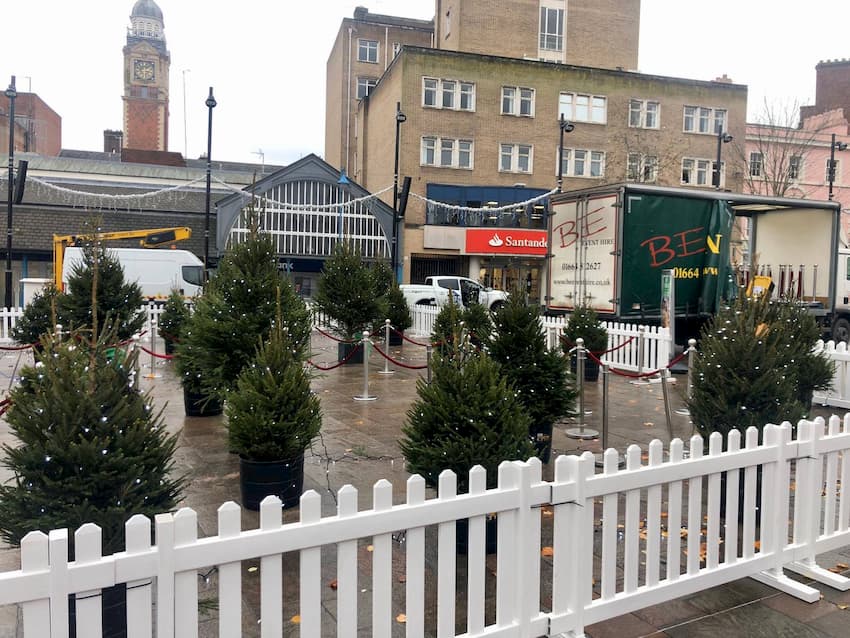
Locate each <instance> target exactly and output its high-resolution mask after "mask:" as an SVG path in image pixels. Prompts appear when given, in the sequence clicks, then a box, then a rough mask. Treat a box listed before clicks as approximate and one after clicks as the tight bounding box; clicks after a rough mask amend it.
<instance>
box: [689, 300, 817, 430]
mask: <svg viewBox="0 0 850 638" xmlns="http://www.w3.org/2000/svg"><path fill="white" fill-rule="evenodd" d="M818 334H819V330H818V327H817V322H816V321H815V319H814V317H812V316H811V315H810V314H809V313H808V312H807V310H806V309H805V308H804V307H802V306H801V305H800V304H798V303H796V301H794V300H784V301H780V302H774V303H772V302H771V301H770V299H768V298H767V296H763V297H756V298H752V297H746V296H744V295H741V296H739V297H738V298H737V299H736V300H735V301H733V302H732V303H731V304H730V305H729V306H727V307H725V308H722V309H721V310H720V311H719V312H718V313H717V314H716V315H715V316H714V317H712V319H711V320H710V321H709V323H708V324H707V325H706V326H705V328H704V329H703V332H702V337H701V339H700V344H699V350H698V354H697V356H696V357H695V360H694V365H693V370H692V374H691V379H692V392H691V397H690V399H689V401H688V408H689V410H690V412H691V419H692V420H693V422H694V424H695V426H696V428H697V430H698V431H699V433H700V434H701V435H702V436H703V437H704V438H706V439H707V438H708V436H709V435H710V434H711V433H712V432H720V433H721V434H723V435H724V437H725V436H726V434H728V432H729V431H730V430H732V429H735V428H736V429H739V430H741V431H742V432H743V431H744V430H746V428H748V427H750V426H755V427H757V428H759V430H761V429H762V428H763V427H764V426H765V425H766V424H767V423H781V422H782V421H790V422H791V423H792V424H796V422H797V421H798V420H799V419H800V418H801V417H802V416H803V415H804V414H805V412H806V405H805V403H806V401H807V400H808V401H810V400H811V398H810V397H811V391H812V389H815V388H822V387H824V386H825V385H828V384H829V382H830V381H831V379H832V368H831V365H830V363H829V361H827V360H826V359H825V358H824V357H822V356H820V355H816V354H813V353H812V347H813V346H814V344H815V341H816V340H817V338H818Z"/></svg>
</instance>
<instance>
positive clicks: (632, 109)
mask: <svg viewBox="0 0 850 638" xmlns="http://www.w3.org/2000/svg"><path fill="white" fill-rule="evenodd" d="M660 109H661V105H660V104H659V103H658V102H653V101H651V100H629V126H630V127H632V128H658V119H659V118H658V112H659V111H660Z"/></svg>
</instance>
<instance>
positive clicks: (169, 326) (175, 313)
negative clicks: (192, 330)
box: [157, 289, 190, 354]
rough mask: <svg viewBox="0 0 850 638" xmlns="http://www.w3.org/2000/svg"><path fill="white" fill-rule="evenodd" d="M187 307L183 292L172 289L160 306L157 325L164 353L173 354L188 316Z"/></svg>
mask: <svg viewBox="0 0 850 638" xmlns="http://www.w3.org/2000/svg"><path fill="white" fill-rule="evenodd" d="M189 314H190V313H189V307H188V306H187V305H186V299H185V298H184V297H183V293H181V292H180V291H179V290H177V289H174V290H172V291H171V294H170V295H168V299H166V300H165V304H164V305H163V306H162V313H161V314H160V315H159V321H158V323H157V327H158V329H159V335H160V336H161V337H162V340H163V342H164V343H165V354H174V350H175V345H176V344H177V343H178V342H179V341H180V331H181V330H182V329H183V324H184V323H186V320H187V319H188V318H189Z"/></svg>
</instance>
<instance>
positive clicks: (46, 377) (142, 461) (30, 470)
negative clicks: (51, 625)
mask: <svg viewBox="0 0 850 638" xmlns="http://www.w3.org/2000/svg"><path fill="white" fill-rule="evenodd" d="M93 328H94V332H95V333H97V332H98V331H99V332H100V336H99V337H98V338H97V339H95V340H92V338H91V337H90V336H89V331H85V332H77V333H75V334H74V335H72V337H71V338H66V339H64V340H61V341H60V340H59V339H60V338H59V337H54V336H51V335H49V334H47V335H45V336H43V337H42V345H43V352H42V353H40V354H37V355H36V363H35V365H33V366H28V367H25V368H24V369H23V370H22V372H21V383H20V384H19V385H17V386H16V387H14V388H13V389H12V391H11V394H10V397H9V398H10V408H9V411H8V412H7V413H6V417H5V419H6V421H7V423H8V424H9V428H10V430H11V432H12V434H13V435H14V436H15V437H16V438H17V441H18V443H17V444H11V443H9V444H6V445H4V446H3V455H4V459H3V464H4V465H5V466H6V467H7V468H9V469H10V470H11V472H12V478H11V479H10V480H9V481H8V482H7V483H6V484H4V485H2V486H0V536H2V537H3V539H4V540H5V541H6V542H8V543H11V544H13V545H19V544H20V542H21V539H22V538H23V537H24V536H25V535H26V534H27V533H28V532H31V531H34V530H41V531H44V532H47V531H49V530H52V529H58V528H69V529H70V530H72V532H73V530H75V529H76V528H78V527H79V526H81V525H83V524H84V523H95V524H97V525H98V526H99V527H100V528H101V530H102V533H103V551H104V554H105V555H108V554H113V553H115V552H118V551H121V550H122V549H123V542H124V523H125V522H126V521H127V519H129V518H130V517H131V516H133V515H134V514H143V515H145V516H148V517H150V518H153V517H154V516H155V515H156V514H159V513H162V512H165V511H168V510H171V509H173V508H174V507H175V505H176V504H177V503H178V501H179V500H180V494H181V491H182V489H183V485H184V481H183V479H182V478H180V477H178V476H177V475H176V474H175V463H174V450H175V446H176V444H177V436H176V435H175V434H169V433H168V429H167V428H166V427H165V423H164V420H163V416H162V411H159V410H154V409H153V408H152V401H151V399H150V398H149V397H148V396H147V395H145V394H143V393H142V392H140V391H139V389H138V386H137V385H136V383H135V382H134V375H135V374H136V373H135V366H136V354H135V353H133V352H131V353H130V354H129V355H128V356H127V357H126V358H122V357H110V356H108V354H107V353H108V350H109V349H110V346H111V345H112V343H114V341H115V339H116V338H117V336H116V334H115V330H114V329H101V330H98V326H93ZM70 539H71V543H72V544H71V548H70V551H71V556H70V557H69V558H70V559H72V560H73V553H74V548H73V533H72V534H71V536H70ZM102 596H103V601H102V615H103V628H104V634H103V635H104V636H125V635H126V631H127V629H126V626H127V615H126V607H125V600H126V598H125V586H123V585H116V586H114V587H110V588H107V589H104V590H103V592H102ZM71 614H72V622H73V615H74V606H73V601H72V606H71ZM72 635H73V634H72Z"/></svg>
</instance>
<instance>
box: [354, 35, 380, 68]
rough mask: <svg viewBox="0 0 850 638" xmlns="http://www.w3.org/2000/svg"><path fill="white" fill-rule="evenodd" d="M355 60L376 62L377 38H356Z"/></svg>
mask: <svg viewBox="0 0 850 638" xmlns="http://www.w3.org/2000/svg"><path fill="white" fill-rule="evenodd" d="M357 61H358V62H371V63H373V64H377V63H378V41H377V40H358V41H357Z"/></svg>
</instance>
